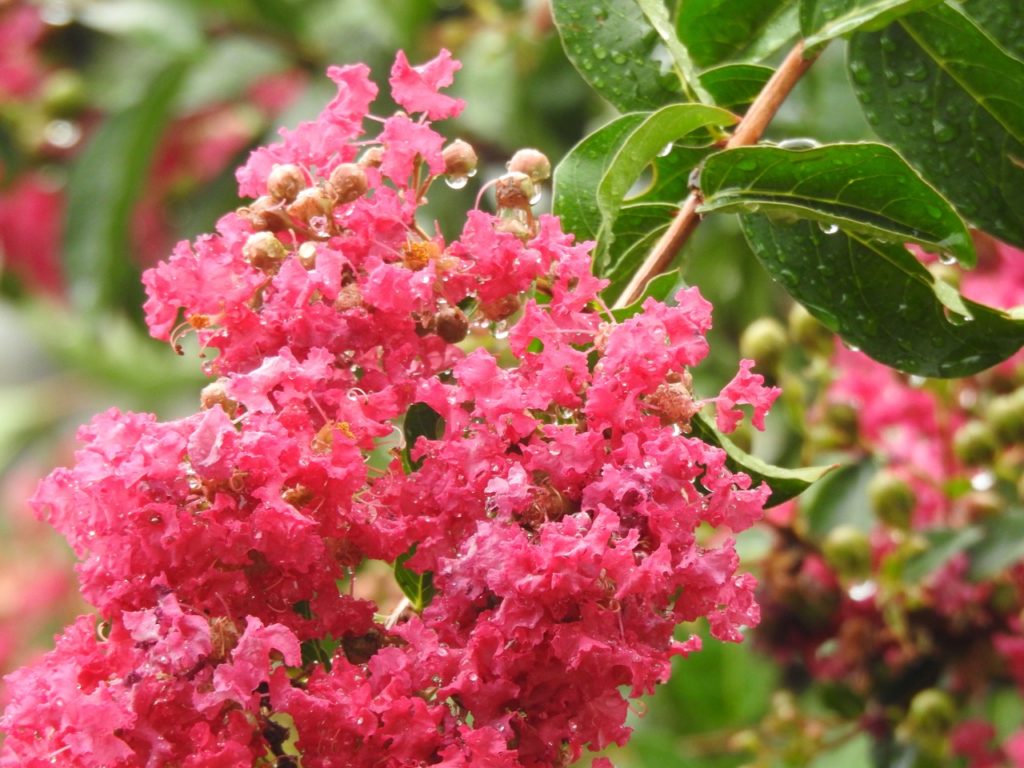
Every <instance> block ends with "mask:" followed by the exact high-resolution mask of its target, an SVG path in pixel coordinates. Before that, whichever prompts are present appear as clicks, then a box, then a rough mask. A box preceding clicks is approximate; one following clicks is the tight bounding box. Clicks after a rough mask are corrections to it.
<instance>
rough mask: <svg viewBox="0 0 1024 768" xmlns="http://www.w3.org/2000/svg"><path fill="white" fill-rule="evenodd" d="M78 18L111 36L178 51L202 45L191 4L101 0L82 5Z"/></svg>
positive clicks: (88, 25)
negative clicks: (123, 37)
mask: <svg viewBox="0 0 1024 768" xmlns="http://www.w3.org/2000/svg"><path fill="white" fill-rule="evenodd" d="M75 18H76V20H77V21H78V22H79V23H81V24H84V25H85V26H87V27H92V28H93V29H96V30H99V31H100V32H105V33H107V34H108V35H114V36H126V37H133V38H136V39H137V40H138V41H139V42H142V43H144V44H146V45H155V46H159V47H161V48H167V49H171V50H174V51H179V52H184V51H191V50H194V49H196V48H198V47H200V45H202V42H203V33H202V24H201V23H200V20H199V16H198V14H197V13H196V10H195V9H194V8H193V7H192V6H191V4H190V3H168V2H163V0H99V1H98V2H90V3H82V4H81V7H80V8H79V9H78V10H77V14H76V17H75Z"/></svg>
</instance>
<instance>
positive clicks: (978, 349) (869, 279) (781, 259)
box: [740, 214, 1024, 378]
mask: <svg viewBox="0 0 1024 768" xmlns="http://www.w3.org/2000/svg"><path fill="white" fill-rule="evenodd" d="M740 222H741V226H742V228H743V233H744V235H745V236H746V238H747V241H748V242H749V243H750V246H751V248H752V249H753V251H754V253H755V254H756V255H757V257H758V259H759V260H760V261H761V263H762V264H763V265H764V267H765V269H766V270H768V273H769V274H770V275H771V276H772V277H774V278H775V279H776V280H777V281H778V282H779V283H781V284H782V286H783V288H785V289H786V290H787V291H789V293H790V294H792V296H793V298H795V299H796V300H797V301H799V302H800V303H801V304H803V305H804V306H805V307H807V309H808V310H810V312H811V314H813V315H814V316H815V317H817V318H818V320H820V321H821V322H822V323H824V324H825V325H826V326H828V327H829V328H830V329H831V330H833V331H835V332H836V333H838V334H839V335H840V336H842V337H843V339H844V340H845V341H846V342H847V343H848V344H850V345H851V346H855V347H858V348H860V349H861V350H863V351H864V352H865V353H866V354H867V355H869V356H870V357H873V358H874V359H875V360H878V361H879V362H881V363H884V364H886V365H889V366H892V367H893V368H898V369H899V370H901V371H905V372H907V373H912V374H916V375H918V376H927V377H934V378H949V377H956V376H968V375H970V374H972V373H977V372H978V371H981V370H984V369H985V368H988V367H990V366H992V365H995V364H996V363H998V362H1000V361H1001V360H1005V359H1006V358H1007V357H1009V356H1010V355H1012V354H1014V353H1015V352H1016V351H1017V350H1018V349H1020V347H1021V344H1022V343H1024V320H1021V319H1015V318H1013V317H1011V316H1010V315H1008V314H1006V313H1004V312H1001V311H999V310H995V309H992V308H991V307H986V306H983V305H981V304H976V303H974V302H972V301H969V300H967V299H964V298H962V297H961V296H960V295H959V294H958V293H957V292H956V291H955V290H954V289H953V288H952V287H951V286H950V285H949V284H948V283H944V282H942V281H938V280H936V279H935V278H934V276H933V275H932V274H931V273H930V272H929V271H928V270H927V269H926V268H925V267H924V266H923V265H922V264H921V263H920V262H919V261H918V260H917V259H915V258H914V256H913V255H912V254H911V253H910V252H909V251H908V250H906V249H905V248H903V247H902V246H899V245H895V244H892V243H886V242H878V241H875V240H871V239H869V238H867V237H865V236H863V235H859V234H857V233H847V232H842V231H838V232H835V233H833V234H826V233H825V232H824V231H823V230H822V228H821V227H820V226H819V225H818V224H817V223H815V222H812V221H796V222H785V221H781V220H778V219H772V218H770V217H767V216H762V215H757V214H745V215H743V216H741V217H740Z"/></svg>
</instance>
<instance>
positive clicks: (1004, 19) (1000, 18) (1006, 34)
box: [961, 0, 1024, 59]
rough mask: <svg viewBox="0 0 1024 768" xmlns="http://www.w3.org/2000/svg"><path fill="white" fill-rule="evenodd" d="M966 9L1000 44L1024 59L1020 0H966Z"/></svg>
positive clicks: (1023, 22)
mask: <svg viewBox="0 0 1024 768" xmlns="http://www.w3.org/2000/svg"><path fill="white" fill-rule="evenodd" d="M961 6H962V7H963V9H964V11H966V12H967V15H968V16H970V17H971V18H972V19H974V21H975V22H976V23H977V24H978V25H979V26H980V27H981V28H982V29H984V30H985V31H986V32H987V33H988V34H989V35H990V36H992V37H994V38H995V39H996V40H998V41H999V44H1000V45H1001V46H1003V48H1005V49H1006V50H1008V51H1009V52H1010V53H1012V54H1013V55H1014V56H1016V57H1017V58H1018V59H1024V13H1021V12H1020V10H1021V9H1020V0H966V2H963V3H961Z"/></svg>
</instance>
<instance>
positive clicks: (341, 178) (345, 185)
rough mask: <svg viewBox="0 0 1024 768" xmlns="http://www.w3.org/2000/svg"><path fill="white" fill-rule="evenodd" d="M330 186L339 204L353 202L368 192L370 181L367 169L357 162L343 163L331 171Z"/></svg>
mask: <svg viewBox="0 0 1024 768" xmlns="http://www.w3.org/2000/svg"><path fill="white" fill-rule="evenodd" d="M330 187H331V190H332V191H333V193H334V200H335V202H336V203H337V204H338V205H345V204H346V203H351V202H352V201H353V200H358V199H359V198H360V197H362V196H363V195H365V194H366V190H368V189H369V188H370V182H369V180H368V179H367V178H366V169H364V168H363V167H362V166H361V165H358V164H357V163H342V164H341V165H339V166H338V167H337V168H335V169H334V170H333V171H331V179H330Z"/></svg>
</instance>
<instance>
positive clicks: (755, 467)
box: [690, 413, 836, 508]
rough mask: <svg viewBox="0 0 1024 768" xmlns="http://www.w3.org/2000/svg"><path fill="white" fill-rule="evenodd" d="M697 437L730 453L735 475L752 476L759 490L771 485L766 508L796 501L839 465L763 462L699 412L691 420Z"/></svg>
mask: <svg viewBox="0 0 1024 768" xmlns="http://www.w3.org/2000/svg"><path fill="white" fill-rule="evenodd" d="M690 426H691V428H692V429H693V434H694V435H695V436H696V437H699V438H700V439H701V440H703V441H704V442H706V443H710V444H711V445H717V446H718V447H719V448H721V449H722V450H723V451H725V453H726V456H727V458H726V461H725V463H726V465H727V466H728V467H729V469H731V470H732V471H733V472H743V473H745V474H747V475H749V476H750V479H751V481H753V485H754V486H755V487H756V486H758V485H760V484H761V483H762V482H765V483H768V487H769V488H771V489H772V494H771V496H769V497H768V502H767V503H766V504H765V507H766V508H768V507H775V506H778V505H779V504H782V503H783V502H786V501H789V500H790V499H793V498H796V497H797V496H799V495H800V494H801V493H803V492H804V491H806V490H807V489H808V488H810V487H811V485H813V484H814V483H816V482H818V481H819V480H821V479H822V478H823V477H825V475H827V474H828V473H829V472H831V471H832V470H833V469H835V468H836V465H835V464H833V465H830V466H822V467H801V468H800V469H786V468H784V467H777V466H775V465H773V464H769V463H768V462H766V461H762V460H761V459H759V458H757V457H756V456H751V455H750V454H749V453H747V452H746V451H744V450H743V449H742V448H740V447H739V446H738V445H736V444H735V443H734V442H733V441H732V440H730V439H729V438H728V437H727V436H725V435H724V434H722V433H721V432H719V431H718V429H717V428H716V427H715V425H714V424H713V423H712V421H711V419H710V418H708V417H707V416H705V415H704V414H703V413H698V414H697V415H696V416H694V417H693V419H692V420H691V421H690Z"/></svg>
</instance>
